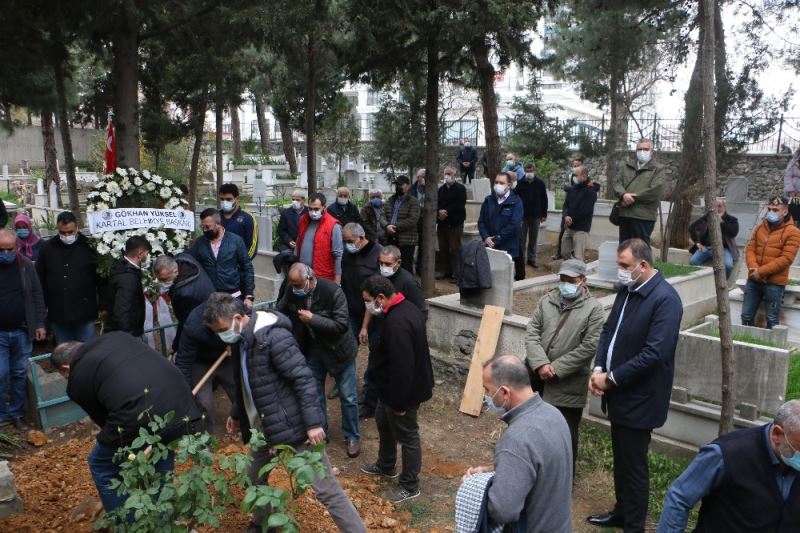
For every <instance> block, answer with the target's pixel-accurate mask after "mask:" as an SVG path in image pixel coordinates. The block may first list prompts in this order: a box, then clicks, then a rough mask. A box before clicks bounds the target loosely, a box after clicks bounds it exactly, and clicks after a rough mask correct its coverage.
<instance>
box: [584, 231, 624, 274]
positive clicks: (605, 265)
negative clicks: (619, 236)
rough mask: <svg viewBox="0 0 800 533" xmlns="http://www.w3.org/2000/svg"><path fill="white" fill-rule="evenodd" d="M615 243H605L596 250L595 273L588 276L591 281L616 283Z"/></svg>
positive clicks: (617, 244)
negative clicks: (596, 262)
mask: <svg viewBox="0 0 800 533" xmlns="http://www.w3.org/2000/svg"><path fill="white" fill-rule="evenodd" d="M618 246H619V243H617V241H606V242H604V243H603V244H601V245H600V248H599V249H598V250H597V259H598V266H597V273H596V274H593V275H591V276H589V279H590V280H592V281H595V280H596V281H605V282H616V281H617V247H618Z"/></svg>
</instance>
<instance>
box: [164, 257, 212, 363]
mask: <svg viewBox="0 0 800 533" xmlns="http://www.w3.org/2000/svg"><path fill="white" fill-rule="evenodd" d="M175 261H177V262H178V277H177V279H175V284H174V285H172V287H170V288H169V297H170V300H171V301H172V309H173V311H175V318H177V319H178V331H176V332H175V340H174V341H173V342H172V348H173V349H175V350H177V349H178V347H179V345H180V339H181V335H182V334H183V329H184V328H185V327H186V320H187V318H188V317H189V313H191V312H192V311H193V310H194V309H195V308H196V307H197V306H198V305H200V304H202V303H205V301H206V300H208V297H209V296H210V295H211V293H212V292H214V284H213V283H211V278H209V277H208V274H206V271H205V270H203V267H202V266H200V263H198V262H197V259H195V258H194V256H193V255H192V254H189V253H186V252H181V253H179V254H178V255H176V256H175ZM200 318H202V315H201V316H200ZM201 322H202V320H201Z"/></svg>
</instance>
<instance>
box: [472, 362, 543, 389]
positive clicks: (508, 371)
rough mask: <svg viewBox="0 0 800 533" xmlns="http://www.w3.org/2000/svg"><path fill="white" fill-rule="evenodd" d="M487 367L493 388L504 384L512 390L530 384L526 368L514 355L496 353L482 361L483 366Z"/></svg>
mask: <svg viewBox="0 0 800 533" xmlns="http://www.w3.org/2000/svg"><path fill="white" fill-rule="evenodd" d="M487 367H488V368H489V369H490V370H491V372H492V383H494V386H495V388H500V387H502V386H503V385H506V386H507V387H510V388H512V389H514V390H520V389H524V388H526V387H530V386H531V380H530V377H529V376H528V369H527V368H526V367H525V365H524V364H523V363H522V361H520V360H519V357H517V356H516V355H496V356H494V357H493V358H491V359H490V360H489V361H487V362H486V363H484V365H483V368H487Z"/></svg>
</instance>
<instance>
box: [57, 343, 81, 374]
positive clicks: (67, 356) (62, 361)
mask: <svg viewBox="0 0 800 533" xmlns="http://www.w3.org/2000/svg"><path fill="white" fill-rule="evenodd" d="M82 346H83V343H82V342H77V341H67V342H62V343H61V344H59V345H58V346H56V348H55V350H53V353H51V354H50V364H51V365H53V366H54V367H55V368H61V367H63V366H64V365H69V364H72V358H73V357H74V356H75V353H76V352H77V351H78V350H79V349H80V348H81V347H82Z"/></svg>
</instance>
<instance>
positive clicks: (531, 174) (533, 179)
mask: <svg viewBox="0 0 800 533" xmlns="http://www.w3.org/2000/svg"><path fill="white" fill-rule="evenodd" d="M514 192H516V193H517V194H518V195H519V197H520V198H521V199H522V208H523V213H524V217H523V219H522V228H521V230H520V234H519V237H520V238H519V243H520V244H519V246H520V259H522V260H523V261H524V260H525V254H526V252H527V256H528V261H527V262H528V264H529V265H530V266H532V267H533V268H538V267H539V265H538V263H537V262H536V252H537V246H538V242H539V226H540V225H541V224H542V223H543V222H544V221H545V220H547V186H546V185H545V184H544V181H542V179H541V178H540V177H538V176H537V175H536V166H535V165H534V164H533V163H527V164H526V165H525V179H523V180H520V182H519V184H518V185H517V188H516V189H514Z"/></svg>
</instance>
